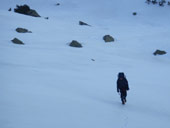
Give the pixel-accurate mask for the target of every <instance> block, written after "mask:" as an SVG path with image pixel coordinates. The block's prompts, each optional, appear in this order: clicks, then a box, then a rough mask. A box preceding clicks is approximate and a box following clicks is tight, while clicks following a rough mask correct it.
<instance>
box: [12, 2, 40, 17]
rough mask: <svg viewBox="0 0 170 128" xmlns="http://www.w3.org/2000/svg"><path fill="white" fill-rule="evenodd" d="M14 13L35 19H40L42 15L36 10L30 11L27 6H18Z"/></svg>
mask: <svg viewBox="0 0 170 128" xmlns="http://www.w3.org/2000/svg"><path fill="white" fill-rule="evenodd" d="M14 12H16V13H20V14H25V15H29V16H34V17H40V15H39V14H38V13H37V12H36V11H35V10H33V9H30V7H29V6H28V5H26V4H25V5H23V6H22V5H21V6H19V5H17V8H15V9H14Z"/></svg>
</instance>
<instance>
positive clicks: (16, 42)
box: [11, 38, 24, 45]
mask: <svg viewBox="0 0 170 128" xmlns="http://www.w3.org/2000/svg"><path fill="white" fill-rule="evenodd" d="M11 41H12V42H13V43H14V44H20V45H24V43H23V42H22V41H21V40H19V39H17V38H14V39H13V40H11Z"/></svg>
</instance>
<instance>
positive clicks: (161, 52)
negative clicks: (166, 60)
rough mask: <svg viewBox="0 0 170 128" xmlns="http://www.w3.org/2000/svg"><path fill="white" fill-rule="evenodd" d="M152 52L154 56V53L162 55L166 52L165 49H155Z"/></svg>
mask: <svg viewBox="0 0 170 128" xmlns="http://www.w3.org/2000/svg"><path fill="white" fill-rule="evenodd" d="M153 54H154V55H155V56H156V55H164V54H166V51H162V50H156V51H155V52H154V53H153Z"/></svg>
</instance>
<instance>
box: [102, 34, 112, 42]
mask: <svg viewBox="0 0 170 128" xmlns="http://www.w3.org/2000/svg"><path fill="white" fill-rule="evenodd" d="M103 40H104V41H105V42H114V38H113V37H112V36H110V35H105V36H104V37H103Z"/></svg>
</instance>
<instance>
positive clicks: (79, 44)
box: [69, 40, 83, 48]
mask: <svg viewBox="0 0 170 128" xmlns="http://www.w3.org/2000/svg"><path fill="white" fill-rule="evenodd" d="M69 46H71V47H77V48H81V47H83V46H82V45H81V43H79V42H78V41H76V40H73V41H72V42H71V43H70V44H69Z"/></svg>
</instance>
